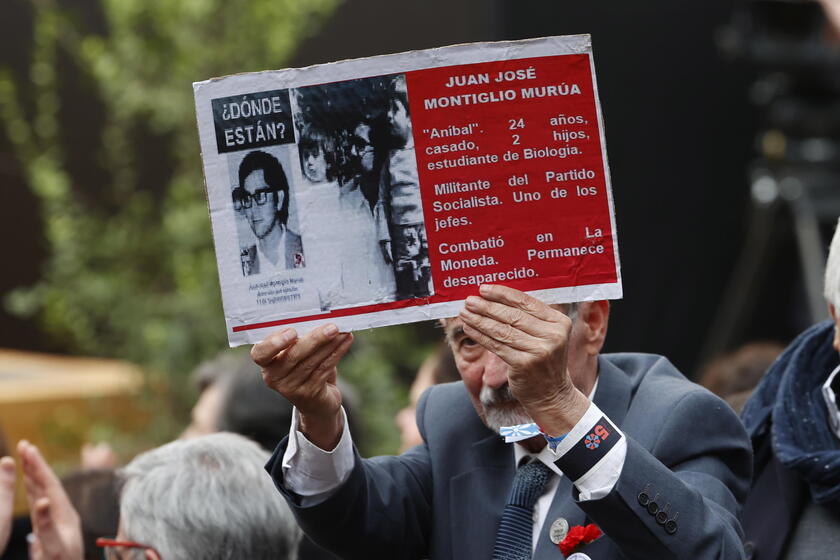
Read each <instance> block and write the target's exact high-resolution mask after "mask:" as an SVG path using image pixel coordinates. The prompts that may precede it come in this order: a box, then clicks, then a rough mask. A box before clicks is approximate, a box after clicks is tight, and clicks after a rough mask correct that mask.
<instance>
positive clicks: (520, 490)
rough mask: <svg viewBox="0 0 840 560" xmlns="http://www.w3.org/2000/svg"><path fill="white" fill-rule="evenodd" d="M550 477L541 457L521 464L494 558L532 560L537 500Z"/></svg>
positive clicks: (506, 508)
mask: <svg viewBox="0 0 840 560" xmlns="http://www.w3.org/2000/svg"><path fill="white" fill-rule="evenodd" d="M549 478H551V470H550V469H549V468H548V467H547V466H545V464H543V463H542V462H540V461H534V462H533V463H528V464H527V465H522V466H521V467H519V469H518V470H517V471H516V477H515V478H514V479H513V487H512V488H511V489H510V496H509V497H508V501H507V504H506V505H505V510H504V511H503V512H502V520H501V522H500V523H499V530H498V532H497V533H496V545H495V546H494V547H493V560H531V550H532V548H533V533H534V504H535V503H537V499H538V498H539V497H540V495H541V494H542V493H543V489H544V488H545V484H546V482H548V479H549Z"/></svg>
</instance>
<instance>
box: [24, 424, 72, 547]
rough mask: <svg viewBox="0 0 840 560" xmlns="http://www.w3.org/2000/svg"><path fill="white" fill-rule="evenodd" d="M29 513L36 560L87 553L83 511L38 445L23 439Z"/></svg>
mask: <svg viewBox="0 0 840 560" xmlns="http://www.w3.org/2000/svg"><path fill="white" fill-rule="evenodd" d="M18 455H19V456H20V463H21V469H22V470H23V480H24V483H25V486H26V498H27V501H28V502H29V515H30V517H31V518H32V532H33V533H34V534H35V540H34V542H33V543H32V548H31V558H32V559H33V560H81V559H82V557H83V555H84V544H83V541H82V525H81V521H80V520H79V514H78V513H77V512H76V509H75V508H74V507H73V504H72V503H70V498H69V497H68V496H67V492H65V491H64V487H63V486H62V485H61V481H60V480H59V479H58V477H57V476H56V475H55V473H54V472H53V470H52V469H51V468H50V466H49V465H48V464H47V462H46V461H45V460H44V457H43V456H42V455H41V452H40V451H38V448H37V447H35V446H34V445H32V444H31V443H29V442H28V441H26V440H23V441H21V442H19V443H18Z"/></svg>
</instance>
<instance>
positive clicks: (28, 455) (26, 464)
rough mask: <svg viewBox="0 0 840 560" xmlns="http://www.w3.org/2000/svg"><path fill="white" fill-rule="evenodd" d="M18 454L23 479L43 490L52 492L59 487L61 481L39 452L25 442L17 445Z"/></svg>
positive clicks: (36, 448)
mask: <svg viewBox="0 0 840 560" xmlns="http://www.w3.org/2000/svg"><path fill="white" fill-rule="evenodd" d="M18 454H19V455H20V456H21V467H22V468H23V475H24V477H25V478H27V477H28V478H30V479H31V480H32V481H33V482H34V483H35V484H36V485H38V486H40V487H42V488H43V489H44V490H52V489H53V488H55V487H56V486H61V481H60V480H58V477H57V476H56V475H55V473H54V472H53V470H52V469H51V468H50V466H49V465H48V464H47V461H46V460H45V459H44V456H43V455H41V451H40V450H39V449H38V447H36V446H35V445H32V444H31V443H29V442H28V441H26V440H22V441H21V442H20V443H19V444H18Z"/></svg>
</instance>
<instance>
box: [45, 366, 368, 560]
mask: <svg viewBox="0 0 840 560" xmlns="http://www.w3.org/2000/svg"><path fill="white" fill-rule="evenodd" d="M192 379H193V383H194V384H195V386H196V388H197V389H198V390H199V396H198V400H197V401H196V403H195V405H194V406H193V408H192V411H191V420H190V424H189V425H188V426H187V428H186V429H185V430H184V431H183V432H182V433H181V436H180V439H193V438H197V437H201V436H206V435H209V434H215V433H218V432H232V433H235V434H239V435H242V436H245V437H247V438H248V439H250V440H252V441H254V442H256V443H257V444H259V445H260V447H262V448H263V449H265V450H269V451H270V450H272V449H274V448H275V447H276V446H277V444H278V443H279V442H280V440H281V439H283V438H284V437H285V436H286V434H288V433H289V426H290V424H291V419H292V405H291V403H289V401H288V400H286V399H285V397H283V396H282V395H280V394H278V393H277V392H276V391H272V390H271V389H269V388H268V387H266V386H265V384H264V383H263V381H262V378H261V377H260V371H259V368H257V367H256V366H255V365H254V362H252V361H251V359H250V357H249V356H248V354H246V353H242V352H236V351H232V350H225V351H223V352H220V353H219V354H218V355H217V356H216V357H214V358H212V359H210V360H206V361H205V362H203V363H201V364H199V366H198V367H196V369H195V371H194V372H193V373H192ZM342 390H345V391H347V394H348V395H349V401H348V410H349V412H348V416H349V417H350V418H355V415H354V414H353V411H354V410H356V406H357V397H356V396H355V391H354V390H353V388H352V387H350V386H349V385H347V384H346V383H344V382H342ZM349 422H350V425H351V426H352V427H353V429H354V430H357V429H358V428H357V427H356V425H355V423H354V421H353V420H349ZM354 433H355V432H354ZM103 448H105V449H103ZM85 449H86V450H87V453H88V458H87V462H86V463H85V464H84V466H85V467H88V468H87V469H85V470H82V471H80V472H77V473H73V474H71V475H69V476H67V477H64V478H63V479H62V482H63V483H64V486H65V488H66V489H67V493H68V494H69V496H70V499H71V502H72V504H73V506H74V507H75V509H76V510H77V511H78V512H79V514H80V515H81V518H82V529H83V533H84V537H85V544H86V547H85V551H86V553H89V554H92V555H93V556H92V558H96V557H98V556H97V554H98V553H97V551H96V550H91V549H90V546H87V545H90V544H93V543H94V542H95V540H96V537H99V536H102V535H103V534H109V533H111V534H113V533H114V532H116V527H117V522H118V516H117V515H113V516H112V515H109V512H116V511H117V510H118V492H117V489H116V482H117V479H116V476H115V472H114V470H113V468H114V465H115V463H114V465H112V466H111V467H110V469H109V468H108V467H107V465H106V464H105V463H107V461H101V460H100V461H98V462H97V461H91V457H95V458H96V457H98V458H99V459H103V458H107V457H108V453H107V451H108V450H109V449H110V448H109V447H108V446H107V445H104V444H98V445H97V446H86V448H85ZM84 456H85V455H84V451H83V457H84ZM91 466H95V467H97V468H93V469H91V468H90V467H91ZM108 527H113V530H112V531H107V530H106V529H107V528H108ZM300 558H301V560H328V559H332V558H334V556H332V555H331V554H329V553H328V552H326V551H324V550H322V549H320V548H319V547H317V546H316V545H314V544H313V543H312V542H311V541H310V540H309V539H304V541H303V542H302V543H301V546H300Z"/></svg>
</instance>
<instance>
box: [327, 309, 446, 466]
mask: <svg viewBox="0 0 840 560" xmlns="http://www.w3.org/2000/svg"><path fill="white" fill-rule="evenodd" d="M423 327H428V325H417V324H414V325H399V326H395V327H389V328H382V329H373V330H368V331H363V332H360V333H356V342H355V343H354V345H353V351H352V353H351V354H350V355H349V356H347V357H346V358H345V359H344V361H343V362H342V364H341V368H340V370H339V375H340V377H341V378H343V379H345V380H346V381H348V382H349V383H350V384H351V385H352V387H353V388H354V389H355V392H356V394H357V396H358V397H359V401H360V404H361V405H362V407H363V408H362V410H352V409H351V410H350V411H349V413H350V414H353V413H355V416H356V418H357V419H358V420H359V423H360V425H361V434H358V435H359V437H356V438H354V439H355V440H357V445H358V446H359V448H360V450H361V453H362V455H365V456H373V455H383V454H389V453H396V451H397V450H398V449H399V447H400V437H399V432H398V430H397V429H396V426H395V424H394V416H395V415H396V413H397V412H398V411H399V409H400V408H402V407H403V406H405V405H406V404H408V399H407V392H406V383H405V381H410V380H411V379H413V377H414V374H415V373H416V371H417V369H418V368H419V367H420V364H421V363H422V362H423V360H424V359H425V358H426V356H428V355H429V354H430V353H431V351H432V349H433V348H434V346H433V342H432V341H433V340H434V341H437V334H438V333H436V332H434V329H429V328H426V329H424V328H423ZM429 331H431V332H429ZM401 380H402V381H401ZM352 404H354V403H352V402H351V403H350V405H352Z"/></svg>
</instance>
